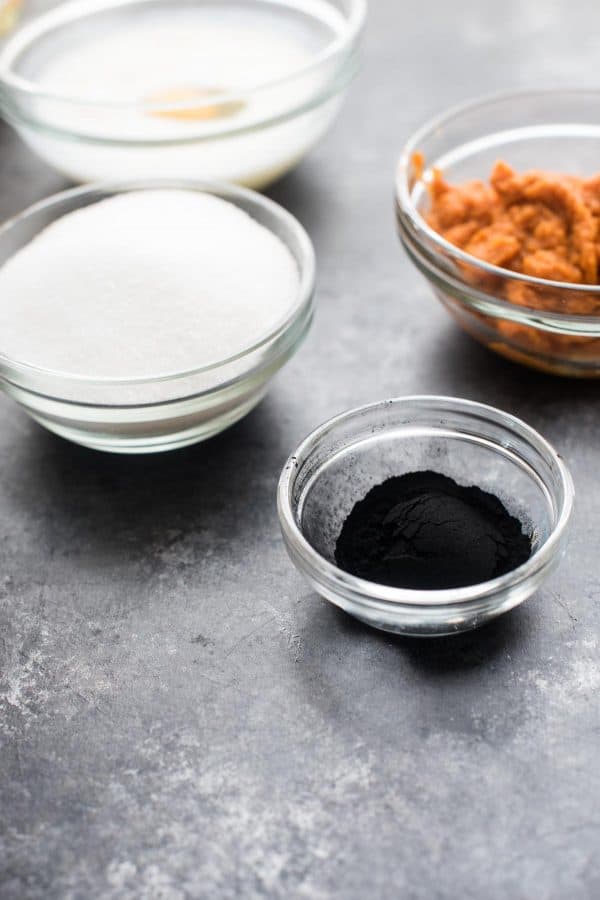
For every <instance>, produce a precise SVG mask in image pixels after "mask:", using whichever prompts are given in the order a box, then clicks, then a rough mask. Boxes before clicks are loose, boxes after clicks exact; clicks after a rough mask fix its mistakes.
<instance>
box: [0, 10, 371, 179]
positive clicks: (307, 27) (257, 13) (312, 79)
mask: <svg viewBox="0 0 600 900" xmlns="http://www.w3.org/2000/svg"><path fill="white" fill-rule="evenodd" d="M365 14H366V7H365V0H74V2H69V3H63V4H59V5H58V6H57V7H56V8H55V9H52V10H51V11H50V12H48V13H46V14H45V15H42V16H40V17H38V18H36V19H34V20H33V21H31V22H29V23H27V24H25V25H23V26H22V27H21V28H20V29H19V30H18V31H17V32H16V33H15V34H14V36H12V37H11V38H10V40H9V41H8V42H7V44H6V45H5V47H4V49H3V51H2V53H1V54H0V112H1V113H2V115H3V116H4V118H5V119H6V120H7V121H8V122H10V123H11V124H12V125H13V126H14V127H15V128H16V130H17V131H18V132H19V134H20V135H21V136H22V138H23V139H24V140H25V141H26V142H27V144H29V146H30V147H31V148H32V149H33V150H34V151H35V152H36V153H37V154H38V155H39V156H40V157H42V159H44V160H45V161H46V162H48V163H49V164H50V165H51V166H53V167H54V168H56V169H57V170H59V171H60V172H63V173H65V174H66V175H67V176H69V177H70V178H72V179H74V180H75V181H80V182H84V181H96V180H105V179H116V178H204V179H215V180H220V181H232V182H237V183H239V184H244V185H246V186H248V187H254V188H259V187H263V186H265V185H266V184H268V183H269V182H271V181H273V180H274V179H276V178H278V177H280V176H281V175H283V174H284V173H285V172H286V171H288V170H289V169H291V168H292V167H293V166H294V165H296V163H297V162H298V161H299V160H300V159H301V158H302V156H304V154H305V153H306V152H307V151H308V150H309V149H310V147H312V146H313V145H314V144H315V143H316V142H317V141H318V140H319V138H320V137H321V136H322V135H323V134H324V132H325V131H326V130H327V129H328V127H329V126H330V124H331V122H332V121H333V119H334V117H335V115H336V113H337V112H338V109H339V107H340V104H341V101H342V99H343V96H344V94H345V91H346V88H347V86H348V83H349V81H350V80H351V78H352V76H353V75H354V74H355V72H356V69H357V65H358V51H359V43H360V38H361V35H362V31H363V25H364V20H365ZM196 20H198V24H197V25H196V24H195V22H196ZM182 21H183V22H186V23H187V22H188V21H189V23H190V27H189V28H184V33H183V34H182V35H180V36H178V37H177V38H176V39H175V38H174V39H173V42H172V44H173V47H175V46H177V45H178V44H179V43H180V42H182V41H184V40H185V46H186V47H187V53H188V56H189V59H190V63H189V65H190V68H189V72H188V71H187V70H186V69H185V67H183V68H179V67H178V54H177V53H176V52H175V51H173V53H172V54H171V56H164V54H165V52H166V50H165V45H166V44H167V43H168V42H167V41H164V40H161V31H160V30H159V31H158V36H157V37H153V39H152V44H151V46H152V47H154V48H155V53H156V65H155V66H154V67H151V68H152V73H153V75H152V77H153V78H154V73H156V84H155V86H154V87H153V89H152V91H150V93H149V94H148V93H147V92H146V90H145V88H143V86H140V85H137V84H136V80H137V79H136V72H135V70H134V71H133V72H129V70H128V69H127V68H123V67H124V66H126V63H125V62H124V59H126V58H127V56H128V55H129V54H130V53H131V39H130V38H128V35H129V34H131V35H136V34H141V33H143V30H144V29H147V28H149V27H153V28H157V29H162V28H164V29H166V30H168V28H170V27H171V26H173V25H175V26H176V27H179V26H178V25H177V23H181V22H182ZM215 23H216V24H218V23H221V24H218V27H219V29H220V31H217V32H216V33H217V36H218V35H219V34H221V35H225V37H224V38H223V40H228V41H229V43H228V44H227V46H228V51H227V52H228V53H229V55H230V57H231V59H232V66H236V67H237V69H236V71H237V74H235V73H234V74H235V77H234V78H233V79H232V80H233V82H234V83H233V84H229V83H228V82H227V77H226V76H227V68H226V66H224V65H223V55H224V52H223V53H221V54H219V53H218V52H217V51H218V47H214V41H213V40H212V39H211V38H209V37H206V29H207V28H211V27H213V25H215ZM240 23H241V25H240ZM244 23H246V24H244ZM255 23H258V24H255ZM261 23H263V25H261ZM264 23H267V25H268V29H270V32H269V33H271V32H272V34H273V35H274V37H273V36H272V37H271V38H270V40H272V41H274V42H275V44H274V49H273V56H274V55H275V53H276V52H277V35H279V34H280V35H281V40H293V41H297V43H298V47H299V48H300V49H299V51H298V59H297V60H295V61H292V62H288V63H286V61H285V60H286V59H287V58H288V57H289V55H290V54H289V53H287V52H284V50H283V49H282V50H280V52H279V55H280V56H281V57H282V60H279V63H278V65H277V66H276V67H275V68H272V67H271V68H269V67H268V66H267V67H266V68H265V67H263V68H264V71H265V75H264V79H265V80H263V79H262V78H261V77H260V76H257V75H255V74H253V72H255V70H256V67H257V66H259V65H261V60H262V61H263V62H264V58H265V57H268V55H269V51H268V48H265V51H264V53H262V52H258V51H256V52H255V53H254V55H252V53H251V51H252V47H251V45H249V46H248V47H246V46H244V47H240V49H239V53H237V52H236V46H237V44H236V40H235V34H234V35H233V36H232V34H231V29H234V30H235V29H236V28H240V27H242V28H246V32H248V33H250V34H253V32H252V29H253V28H255V29H256V30H257V32H260V29H261V28H262V27H264ZM194 29H196V30H197V33H198V35H199V36H202V35H203V34H204V35H205V37H204V40H205V43H206V42H208V43H207V48H208V49H211V48H212V49H213V50H214V53H213V55H214V57H215V58H214V60H213V61H212V63H210V64H209V62H205V63H204V66H205V70H204V69H203V70H202V76H196V75H195V70H194V69H193V66H194V65H198V66H202V65H203V57H206V56H207V53H203V52H202V46H201V42H200V41H198V54H195V49H194V48H195V37H194V33H193V32H194ZM227 35H229V37H227ZM107 37H108V39H109V40H117V41H121V42H122V44H123V46H122V47H121V46H120V44H117V45H116V47H115V50H114V53H113V54H112V55H113V56H114V65H113V68H115V67H116V68H115V71H120V70H119V69H118V67H119V66H120V67H121V68H123V72H124V74H123V77H122V78H121V79H120V81H119V88H118V89H119V91H122V96H114V95H113V94H112V93H111V92H110V91H108V93H107V92H106V89H105V93H103V92H102V83H103V79H104V78H105V76H106V70H107V62H106V59H105V58H104V57H102V58H101V57H100V56H98V68H99V69H100V70H101V71H99V73H98V77H97V78H96V79H95V80H94V79H93V77H92V75H93V73H92V75H90V76H89V82H90V83H88V84H87V85H86V84H85V81H86V79H84V78H83V77H79V76H77V77H76V76H73V78H72V79H69V78H67V77H66V76H65V74H64V71H62V70H61V77H60V78H58V76H56V78H55V80H50V76H49V75H48V72H49V71H51V70H50V69H49V66H53V65H55V61H57V60H58V61H59V64H61V65H62V64H63V63H64V60H65V59H69V58H70V54H72V53H73V51H75V52H78V48H81V46H82V44H83V42H85V41H88V40H90V38H92V39H94V40H95V39H96V38H97V39H98V40H100V39H102V40H104V39H106V38H107ZM207 48H205V50H206V49H207ZM94 52H96V51H94ZM145 52H146V51H145ZM246 52H247V53H249V54H250V56H249V57H248V59H246V57H245V56H244V54H245V53H246ZM160 54H162V56H161V55H160ZM182 55H183V50H182V51H181V54H179V56H182ZM163 57H164V58H163ZM94 58H95V57H94ZM108 65H109V69H110V64H108ZM286 66H288V68H286ZM261 71H262V70H261ZM271 71H273V72H277V73H279V74H277V75H273V77H271V76H270V75H269V74H268V73H269V72H271ZM102 72H104V74H102ZM215 72H216V75H215ZM201 77H203V78H204V79H205V80H204V81H202V83H199V84H196V80H197V79H198V78H201ZM213 78H216V79H217V81H216V83H213ZM48 84H50V86H48ZM57 84H58V85H59V87H57V86H56V85H57ZM153 84H154V82H153ZM248 85H249V86H248ZM138 87H139V89H140V91H141V95H140V93H139V91H137V88H138ZM203 91H204V92H205V95H203V93H202V92H203ZM140 96H141V99H140Z"/></svg>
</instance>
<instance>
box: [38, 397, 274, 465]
mask: <svg viewBox="0 0 600 900" xmlns="http://www.w3.org/2000/svg"><path fill="white" fill-rule="evenodd" d="M265 393H266V391H265V390H263V391H260V392H259V393H258V394H254V395H252V397H250V398H249V399H247V400H246V402H245V403H243V404H240V405H239V406H236V407H234V408H233V409H229V410H228V411H227V412H225V413H223V414H222V415H220V416H219V417H218V418H214V419H210V420H208V421H200V422H198V423H197V424H196V425H193V426H192V427H190V428H184V429H181V430H180V431H175V432H172V431H167V432H165V433H162V434H161V433H160V432H158V431H157V430H156V429H153V428H151V427H148V429H147V430H144V431H143V432H141V433H140V431H139V429H138V430H137V431H136V432H134V431H130V430H128V429H127V426H125V425H123V426H121V427H120V428H119V430H118V432H114V431H108V430H107V431H103V430H101V429H98V430H89V429H87V428H81V427H78V426H77V425H75V424H73V423H61V422H60V421H57V420H56V419H53V418H48V417H46V416H43V415H39V414H37V413H33V412H32V411H31V410H27V412H28V414H29V415H30V416H31V418H32V419H34V421H36V422H37V423H38V424H39V425H42V426H43V427H44V428H46V429H47V430H48V431H51V432H52V433H53V434H57V435H58V436H59V437H62V438H65V439H66V440H68V441H71V443H73V444H79V445H80V446H82V447H88V448H89V449H91V450H102V451H103V452H105V453H121V454H130V455H131V454H148V453H166V452H167V451H168V450H178V449H179V448H181V447H189V446H190V445H191V444H199V443H201V442H202V441H206V440H208V439H209V438H211V437H215V436H216V435H217V434H220V432H221V431H225V430H226V429H227V428H229V427H230V426H231V425H235V423H236V422H239V421H240V419H243V418H244V416H247V415H248V413H250V412H251V411H252V410H253V409H254V408H255V407H256V406H257V405H258V404H259V403H260V401H261V400H262V399H263V397H264V395H265Z"/></svg>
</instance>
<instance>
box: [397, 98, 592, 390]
mask: <svg viewBox="0 0 600 900" xmlns="http://www.w3.org/2000/svg"><path fill="white" fill-rule="evenodd" d="M599 103H600V91H591V90H590V91H588V90H579V91H577V90H575V91H573V90H570V91H566V90H549V91H529V92H516V93H507V94H500V95H497V96H494V97H488V98H486V99H483V100H480V101H477V102H475V103H470V104H468V105H465V106H461V107H458V108H456V109H453V110H451V111H450V112H449V113H447V114H446V115H444V116H442V117H440V118H437V119H435V120H434V121H432V122H430V123H428V124H427V125H425V126H424V127H423V128H422V129H421V130H419V131H418V132H417V133H416V134H415V135H413V137H411V138H410V140H409V141H408V143H407V144H406V146H405V147H404V150H403V151H402V155H401V158H400V161H399V164H398V168H397V177H396V211H397V222H398V229H399V234H400V239H401V241H402V243H403V245H404V247H405V249H406V251H407V253H408V255H409V256H410V258H411V260H412V261H413V262H414V263H415V265H416V266H417V268H418V269H419V270H420V271H421V272H422V273H423V274H424V275H425V277H426V278H427V279H428V281H429V282H430V284H431V286H432V287H433V290H434V292H435V294H436V296H437V297H438V299H439V300H441V302H442V303H443V304H444V306H445V307H446V309H447V310H448V311H449V312H450V313H451V314H452V315H453V316H454V318H455V319H456V320H457V321H458V322H459V324H460V325H461V326H462V327H463V328H464V329H465V331H467V332H468V333H469V334H471V335H472V336H473V337H475V338H476V339H477V340H478V341H480V342H481V343H482V344H485V345H486V346H487V347H489V348H490V349H492V350H494V351H495V352H497V353H500V354H501V355H502V356H506V357H508V358H509V359H512V360H514V361H516V362H520V363H524V364H526V365H528V366H532V367H534V368H537V369H541V370H543V371H546V372H551V373H554V374H559V375H571V376H583V377H599V376H600V285H574V284H565V283H562V282H552V281H545V280H542V279H539V278H532V277H528V276H526V275H519V274H516V273H514V272H509V271H507V270H506V269H501V268H498V267H497V266H492V265H489V264H488V263H485V262H483V261H482V260H479V259H477V258H475V257H474V256H471V255H470V254H467V253H464V252H463V251H462V250H460V249H459V248H457V247H455V246H454V245H452V244H450V243H449V242H448V241H446V240H445V239H444V238H442V237H441V235H439V234H438V233H437V232H435V231H434V230H433V229H432V228H431V227H430V226H429V225H428V224H427V222H426V220H425V218H424V216H423V213H424V212H425V211H426V209H427V202H428V197H427V188H426V181H427V179H428V177H429V173H430V172H431V169H432V168H433V167H437V168H440V169H441V170H442V171H443V173H444V176H445V177H446V178H447V180H448V181H450V182H451V183H456V184H460V183H461V182H465V181H470V180H472V179H482V180H483V181H486V180H487V179H488V178H489V175H490V172H491V170H492V167H493V165H494V163H495V162H496V161H497V160H499V159H503V160H505V161H506V162H508V163H509V164H510V165H511V166H513V167H514V168H515V169H516V170H517V171H524V170H527V169H544V170H547V171H555V172H564V173H570V174H574V175H582V176H588V177H589V176H592V175H594V174H596V173H597V172H598V171H599V170H600V165H599V163H598V160H599V159H600V125H599V124H598V121H597V120H598V115H597V113H598V104H599ZM416 152H420V153H422V154H423V155H424V157H425V163H426V167H427V168H426V171H425V173H424V176H423V177H419V173H418V172H416V171H415V168H414V166H413V156H414V154H415V153H416ZM515 289H517V290H518V296H519V297H522V298H524V299H523V300H522V301H521V300H520V301H519V305H517V304H516V303H515V302H509V301H508V300H507V299H505V298H506V296H507V295H509V294H510V295H511V296H514V294H515Z"/></svg>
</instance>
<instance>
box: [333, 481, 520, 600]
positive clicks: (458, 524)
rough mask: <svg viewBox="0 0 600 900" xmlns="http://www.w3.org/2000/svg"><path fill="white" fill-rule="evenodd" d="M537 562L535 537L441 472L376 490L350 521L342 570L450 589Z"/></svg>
mask: <svg viewBox="0 0 600 900" xmlns="http://www.w3.org/2000/svg"><path fill="white" fill-rule="evenodd" d="M530 555H531V538H530V537H529V536H528V535H526V534H525V533H524V531H523V526H522V523H521V522H520V521H519V520H518V519H517V518H515V517H514V516H512V515H511V514H510V513H509V512H508V510H507V509H506V507H505V506H504V504H503V503H502V502H501V501H500V500H499V499H498V498H497V497H496V496H494V495H493V494H491V493H489V492H487V491H484V490H481V488H479V487H475V486H469V487H465V486H462V485H460V484H458V483H457V482H456V481H454V479H452V478H448V477H447V476H445V475H442V474H440V473H437V472H431V471H423V472H410V473H407V474H405V475H400V476H396V477H392V478H388V479H387V480H386V481H384V482H383V483H382V484H379V485H376V486H375V487H373V488H372V489H371V490H370V491H369V492H368V494H367V495H366V496H365V497H364V498H363V499H362V500H360V501H359V502H358V503H356V505H355V506H354V508H353V509H352V511H351V512H350V514H349V516H348V517H347V519H346V521H345V522H344V525H343V527H342V530H341V532H340V535H339V537H338V540H337V544H336V549H335V558H336V562H337V564H338V566H339V567H340V568H341V569H343V570H344V571H346V572H349V573H350V574H352V575H355V576H357V577H359V578H363V579H365V580H367V581H371V582H376V583H379V584H384V585H390V586H393V587H399V588H410V589H414V590H444V589H449V588H459V587H466V586H468V585H473V584H480V583H482V582H484V581H490V580H491V579H493V578H496V577H498V576H500V575H505V574H506V573H507V572H510V571H512V570H513V569H515V568H517V566H520V565H522V564H523V563H524V562H526V561H527V559H529V557H530Z"/></svg>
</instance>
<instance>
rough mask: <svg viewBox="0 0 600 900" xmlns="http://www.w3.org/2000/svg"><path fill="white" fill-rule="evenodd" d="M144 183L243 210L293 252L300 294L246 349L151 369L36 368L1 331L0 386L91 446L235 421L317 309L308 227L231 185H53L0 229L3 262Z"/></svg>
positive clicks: (176, 436) (117, 448) (147, 444)
mask: <svg viewBox="0 0 600 900" xmlns="http://www.w3.org/2000/svg"><path fill="white" fill-rule="evenodd" d="M147 189H150V190H161V189H180V190H187V191H190V190H193V191H199V192H203V193H210V194H213V195H215V196H217V197H221V198H223V199H224V200H227V201H228V202H229V203H233V204H234V205H235V206H237V207H238V208H239V209H242V210H244V211H245V212H246V213H247V214H248V215H250V216H252V218H254V219H255V220H256V221H257V222H259V223H260V224H261V225H263V226H264V227H265V228H268V229H269V230H270V231H271V232H273V234H275V235H277V237H279V239H280V240H281V241H282V242H283V243H284V244H285V246H286V247H287V248H288V250H289V251H290V253H291V254H292V256H293V258H294V259H295V261H296V263H297V265H298V270H299V274H300V284H299V288H298V296H297V298H296V301H295V303H294V304H293V305H292V307H291V308H290V309H289V310H288V312H287V313H286V315H285V317H284V318H283V319H282V320H281V322H279V323H278V324H277V325H276V326H275V327H274V328H272V329H270V330H269V331H268V332H266V333H265V334H264V335H263V336H262V337H261V338H260V339H259V340H257V341H256V342H255V343H253V344H252V345H251V346H248V347H247V349H245V350H244V351H243V352H242V353H239V354H237V355H236V356H233V357H231V358H229V359H223V360H219V361H218V362H215V363H214V364H211V365H205V366H201V367H198V368H196V369H192V370H190V371H186V372H152V371H150V372H149V373H148V377H139V378H138V377H136V378H127V377H125V378H120V377H117V376H115V377H114V378H94V377H89V376H87V375H84V374H72V373H64V372H57V371H52V370H49V369H42V368H38V367H36V366H34V365H30V364H28V363H27V362H25V361H21V360H17V359H11V358H10V357H8V356H6V355H3V354H2V352H1V343H2V342H1V335H0V388H1V389H2V390H4V392H5V393H6V394H8V395H9V396H10V397H12V398H13V399H14V400H16V401H17V402H18V403H20V405H21V406H22V407H23V408H24V409H25V410H26V412H28V413H29V415H30V416H32V418H34V419H36V420H37V421H38V422H40V423H41V424H42V425H44V426H45V427H46V428H49V429H50V431H54V432H56V434H60V435H61V436H62V437H65V438H68V439H69V440H71V441H74V442H75V443H78V444H83V445H85V446H87V447H93V448H95V449H97V450H108V451H112V452H118V453H154V452H158V451H161V450H172V449H174V448H176V447H183V446H186V445H187V444H194V443H196V442H198V441H202V440H205V439H206V438H209V437H212V436H213V435H215V434H217V433H218V432H220V431H223V430H224V429H225V428H228V427H229V426H230V425H233V423H234V422H237V421H238V420H239V419H241V418H242V417H243V416H245V415H246V414H247V413H248V412H250V410H251V409H252V408H253V407H254V406H256V404H257V403H259V401H260V400H261V399H262V398H263V396H264V395H265V393H266V391H267V387H268V384H269V381H270V379H271V378H272V377H273V375H274V374H275V373H276V372H277V371H278V370H279V369H280V368H281V367H282V366H283V365H284V363H285V362H286V361H287V360H288V359H289V358H290V357H291V356H292V355H293V354H294V353H295V352H296V350H297V349H298V347H299V345H300V343H301V342H302V340H303V338H304V337H305V335H306V333H307V332H308V329H309V327H310V324H311V322H312V317H313V302H314V286H315V257H314V251H313V247H312V244H311V242H310V239H309V237H308V235H307V234H306V232H305V231H304V229H303V228H302V226H301V225H300V224H299V223H298V222H297V220H296V219H295V218H294V217H293V216H291V215H290V214H289V213H288V212H286V210H284V209H283V208H282V207H281V206H279V205H278V204H276V203H273V201H271V200H268V199H267V198H266V197H263V196H262V195H260V194H256V193H254V191H249V190H246V189H244V188H240V187H236V186H234V185H216V184H214V183H212V182H189V181H137V182H130V183H119V184H104V185H90V186H88V187H80V188H74V189H72V190H69V191H64V192H62V193H60V194H55V195H54V196H52V197H49V198H47V199H46V200H43V201H42V202H40V203H37V204H35V205H34V206H31V207H30V208H29V209H27V210H25V212H23V213H21V215H19V216H17V217H16V218H14V219H11V220H10V221H9V222H7V223H6V224H5V225H4V226H3V227H2V228H1V229H0V267H1V266H2V265H4V263H5V262H6V261H7V260H8V259H10V257H11V256H13V255H14V254H15V253H16V252H17V251H18V250H20V249H21V248H22V247H23V246H25V245H26V244H28V243H29V242H30V241H31V240H33V239H34V238H35V237H36V235H37V234H39V233H40V232H41V231H42V230H43V229H44V228H46V227H47V226H48V225H49V224H50V223H51V222H53V221H54V220H56V219H59V218H61V217H62V216H64V215H66V214H67V213H70V212H73V211H74V210H76V209H81V208H82V207H85V206H89V205H91V204H93V203H97V202H99V201H101V200H104V199H106V198H108V197H112V196H115V195H116V194H121V193H124V192H127V191H136V190H147ZM166 302H168V299H167V300H166ZM151 362H152V361H150V363H149V364H150V365H151Z"/></svg>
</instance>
